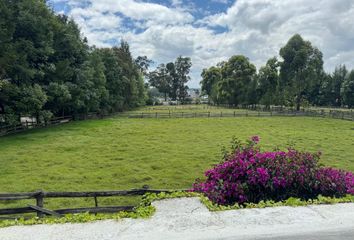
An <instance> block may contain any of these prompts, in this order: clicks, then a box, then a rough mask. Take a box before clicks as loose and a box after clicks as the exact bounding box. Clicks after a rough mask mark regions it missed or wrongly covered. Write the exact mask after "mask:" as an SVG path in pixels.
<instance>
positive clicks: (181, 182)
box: [0, 117, 354, 207]
mask: <svg viewBox="0 0 354 240" xmlns="http://www.w3.org/2000/svg"><path fill="white" fill-rule="evenodd" d="M252 135H259V136H261V138H262V141H261V145H262V146H263V147H265V148H266V149H272V148H274V147H277V146H278V147H286V146H288V145H289V144H291V145H294V146H295V147H297V148H299V149H302V150H308V151H322V152H323V157H322V163H323V164H325V165H328V166H334V167H339V168H343V169H346V170H351V171H354V123H353V122H350V121H343V120H334V119H320V118H306V117H264V118H256V117H252V118H246V117H242V118H210V119H208V118H192V119H128V118H110V119H104V120H88V121H80V122H72V123H69V124H66V125H61V126H56V127H51V128H47V129H39V130H32V131H29V132H26V133H22V134H18V135H13V136H7V137H1V138H0V166H1V167H0V168H1V170H0V192H23V191H33V190H38V189H44V190H46V191H85V190H118V189H130V188H139V187H141V186H143V185H145V184H147V185H149V186H150V187H151V188H168V189H180V188H189V187H191V185H192V183H193V181H194V179H195V178H197V177H202V176H203V172H204V171H205V170H206V169H208V168H210V167H211V166H212V165H213V164H215V163H217V162H219V161H220V156H221V151H220V150H221V147H222V146H223V145H228V143H229V142H230V140H231V138H232V136H236V137H238V138H240V139H242V140H244V139H247V138H249V137H250V136H252ZM54 201H55V202H54ZM104 201H105V202H104V203H106V204H113V201H115V200H108V199H104ZM119 201H120V200H119ZM127 201H129V200H127ZM132 201H133V200H132ZM86 202H87V204H89V205H92V204H93V200H92V199H89V200H86ZM82 203H83V200H80V199H76V200H62V199H59V200H52V201H51V202H50V203H49V205H50V207H58V206H60V207H69V205H70V207H71V206H72V205H82ZM7 205H8V206H13V205H15V204H14V203H12V202H9V203H8V204H7Z"/></svg>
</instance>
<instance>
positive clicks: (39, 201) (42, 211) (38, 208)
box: [0, 187, 173, 219]
mask: <svg viewBox="0 0 354 240" xmlns="http://www.w3.org/2000/svg"><path fill="white" fill-rule="evenodd" d="M161 192H166V193H169V192H173V191H172V190H153V189H149V188H148V187H143V188H141V189H131V190H118V191H92V192H45V191H42V190H40V191H36V192H27V193H1V194H0V202H1V201H19V200H24V199H35V200H36V205H30V204H29V205H27V206H25V207H17V208H7V209H0V219H14V218H16V217H11V216H10V215H18V214H25V213H37V216H38V217H44V216H54V217H61V216H62V215H63V214H68V213H85V212H88V213H117V212H119V211H133V209H134V208H135V206H99V203H98V198H99V197H114V196H120V197H121V196H128V197H129V196H142V195H144V194H146V193H161ZM49 198H93V199H94V201H95V206H94V207H84V208H67V209H57V210H51V209H47V208H45V207H44V199H49Z"/></svg>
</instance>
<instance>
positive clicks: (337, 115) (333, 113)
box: [0, 108, 354, 136]
mask: <svg viewBox="0 0 354 240" xmlns="http://www.w3.org/2000/svg"><path fill="white" fill-rule="evenodd" d="M157 109H158V108H157ZM157 109H154V110H157ZM193 109H194V108H191V109H188V108H187V110H189V111H186V112H173V111H168V112H141V113H139V112H121V113H112V114H100V113H95V112H94V113H89V114H82V115H76V116H64V117H57V118H53V119H51V120H50V121H47V122H42V123H41V122H40V123H37V122H30V121H26V122H24V123H22V124H18V125H16V126H13V125H7V126H0V136H5V135H9V134H14V133H19V132H23V131H27V130H29V129H34V128H42V127H48V126H52V125H59V124H65V123H68V122H71V121H72V120H86V119H101V118H104V117H109V116H119V117H128V118H197V117H205V118H215V117H272V116H308V117H323V118H324V117H327V118H334V119H342V120H349V121H354V112H353V111H352V110H350V111H349V110H348V111H340V110H330V111H324V110H302V111H294V110H290V109H279V110H274V108H273V109H271V110H266V109H258V110H257V109H252V108H250V109H247V110H244V111H240V109H239V108H229V109H228V110H229V111H220V112H217V111H205V112H197V111H196V112H192V111H191V110H193ZM232 109H235V111H233V112H232Z"/></svg>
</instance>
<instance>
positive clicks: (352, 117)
mask: <svg viewBox="0 0 354 240" xmlns="http://www.w3.org/2000/svg"><path fill="white" fill-rule="evenodd" d="M120 116H122V117H128V118H201V117H204V118H216V117H218V118H222V117H273V116H288V117H292V116H293V117H296V116H306V117H322V118H335V119H342V120H349V121H354V113H353V112H352V111H350V112H349V111H348V112H344V111H336V112H333V111H332V112H325V111H314V110H311V111H291V110H284V111H252V110H251V111H243V112H241V111H233V112H230V111H227V112H223V111H220V112H215V111H213V112H211V111H209V112H171V111H169V112H141V113H138V112H134V113H129V112H128V113H122V114H120Z"/></svg>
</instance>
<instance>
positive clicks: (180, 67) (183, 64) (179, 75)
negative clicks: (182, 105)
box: [174, 56, 192, 102]
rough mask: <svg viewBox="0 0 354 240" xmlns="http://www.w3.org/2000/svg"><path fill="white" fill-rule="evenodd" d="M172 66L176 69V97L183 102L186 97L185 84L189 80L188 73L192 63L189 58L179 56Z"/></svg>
mask: <svg viewBox="0 0 354 240" xmlns="http://www.w3.org/2000/svg"><path fill="white" fill-rule="evenodd" d="M174 65H175V69H176V78H175V79H176V86H177V97H178V99H179V100H180V101H182V102H183V101H184V99H185V98H186V96H187V90H188V86H187V85H186V84H187V82H188V81H189V80H190V79H191V78H190V76H189V72H190V69H191V67H192V61H191V59H190V58H189V57H182V56H179V57H178V58H177V59H176V61H175V64H174Z"/></svg>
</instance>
